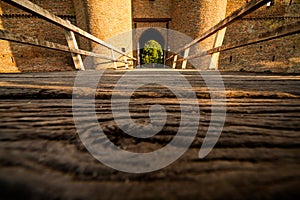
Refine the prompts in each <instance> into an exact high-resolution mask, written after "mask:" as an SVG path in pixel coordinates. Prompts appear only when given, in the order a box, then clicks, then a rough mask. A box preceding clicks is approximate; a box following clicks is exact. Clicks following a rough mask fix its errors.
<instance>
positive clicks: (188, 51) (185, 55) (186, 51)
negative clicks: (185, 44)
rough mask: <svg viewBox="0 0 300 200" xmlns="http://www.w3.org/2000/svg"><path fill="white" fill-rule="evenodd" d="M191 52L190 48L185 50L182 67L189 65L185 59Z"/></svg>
mask: <svg viewBox="0 0 300 200" xmlns="http://www.w3.org/2000/svg"><path fill="white" fill-rule="evenodd" d="M189 53H190V48H187V49H186V50H184V55H183V59H184V60H183V62H182V67H181V68H182V69H186V65H187V60H186V59H185V58H186V57H188V56H189Z"/></svg>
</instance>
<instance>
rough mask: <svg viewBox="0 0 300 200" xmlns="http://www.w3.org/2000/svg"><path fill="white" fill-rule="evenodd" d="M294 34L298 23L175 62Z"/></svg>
mask: <svg viewBox="0 0 300 200" xmlns="http://www.w3.org/2000/svg"><path fill="white" fill-rule="evenodd" d="M294 34H300V21H299V22H296V23H293V24H289V25H285V26H282V27H279V28H277V29H275V30H273V31H268V32H265V33H263V34H260V35H259V37H258V38H257V39H249V40H247V41H243V42H238V43H236V44H233V45H223V46H219V47H216V48H212V49H210V50H208V51H205V52H202V53H199V54H195V55H191V56H188V57H186V58H181V59H178V60H177V61H176V62H182V61H184V60H192V59H195V58H198V57H202V56H206V55H209V54H213V53H217V52H222V51H228V50H232V49H237V48H240V47H244V46H249V45H253V44H257V43H261V42H266V41H269V40H274V39H278V38H281V37H286V36H289V35H294Z"/></svg>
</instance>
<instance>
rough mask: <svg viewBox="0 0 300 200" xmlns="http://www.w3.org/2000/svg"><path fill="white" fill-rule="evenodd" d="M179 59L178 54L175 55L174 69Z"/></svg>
mask: <svg viewBox="0 0 300 200" xmlns="http://www.w3.org/2000/svg"><path fill="white" fill-rule="evenodd" d="M177 59H178V55H175V56H174V60H173V66H172V68H173V69H175V68H176V63H177Z"/></svg>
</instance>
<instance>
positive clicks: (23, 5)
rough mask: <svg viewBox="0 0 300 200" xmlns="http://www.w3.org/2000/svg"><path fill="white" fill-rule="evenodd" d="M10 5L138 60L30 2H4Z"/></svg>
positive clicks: (5, 0)
mask: <svg viewBox="0 0 300 200" xmlns="http://www.w3.org/2000/svg"><path fill="white" fill-rule="evenodd" d="M2 1H4V2H6V3H8V4H11V5H13V6H16V7H18V8H20V9H22V10H25V11H27V12H29V13H32V14H34V15H38V16H39V17H41V18H43V19H45V20H46V21H48V22H51V23H53V24H56V25H58V26H60V27H63V28H65V29H67V30H69V31H74V32H75V33H78V34H79V35H81V36H83V37H85V38H88V39H90V40H92V41H94V42H96V43H98V44H100V45H102V46H104V47H107V48H109V49H111V50H113V51H115V52H117V53H119V54H121V55H123V56H126V57H128V58H131V59H133V60H136V58H134V57H132V56H129V55H127V54H126V53H124V52H123V51H121V50H119V49H117V48H116V47H114V46H112V45H110V44H108V43H106V42H104V41H102V40H100V39H99V38H97V37H95V36H93V35H92V34H90V33H88V32H86V31H84V30H82V29H80V28H78V27H77V26H75V25H73V24H70V23H68V21H66V20H64V19H61V18H60V17H57V16H56V15H54V14H52V13H50V12H49V11H47V10H45V9H43V8H42V7H40V6H38V5H36V4H34V3H32V2H30V1H28V0H2Z"/></svg>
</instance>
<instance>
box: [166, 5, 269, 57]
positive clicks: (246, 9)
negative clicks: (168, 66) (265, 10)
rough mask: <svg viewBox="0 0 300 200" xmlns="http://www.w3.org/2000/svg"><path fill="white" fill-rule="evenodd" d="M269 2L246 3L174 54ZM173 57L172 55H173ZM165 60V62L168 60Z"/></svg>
mask: <svg viewBox="0 0 300 200" xmlns="http://www.w3.org/2000/svg"><path fill="white" fill-rule="evenodd" d="M269 1H270V0H252V1H250V2H248V3H247V4H246V5H244V6H242V7H241V8H239V9H238V10H236V11H235V12H233V13H232V14H230V15H229V16H228V17H226V18H225V19H223V20H222V21H220V22H219V23H218V24H216V25H215V26H213V27H212V28H210V29H209V30H208V31H206V32H204V33H203V34H201V35H200V36H199V37H197V38H196V39H195V40H193V41H192V42H190V43H188V44H187V45H185V46H184V47H182V48H180V49H178V50H176V51H175V54H179V53H180V52H181V51H184V50H185V49H187V48H190V47H191V46H193V45H195V44H197V43H199V42H201V41H203V40H204V39H206V38H208V37H209V36H211V35H213V34H215V33H216V32H217V31H219V30H221V29H223V28H225V27H227V26H228V25H230V24H232V23H233V22H235V21H236V20H238V19H240V18H241V17H243V16H245V15H247V14H249V13H251V12H253V11H255V10H256V9H258V8H260V7H261V6H263V5H265V4H267V3H268V2H269ZM173 56H174V55H173ZM173 56H171V57H169V58H168V59H170V58H172V57H173ZM168 59H167V60H168Z"/></svg>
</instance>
